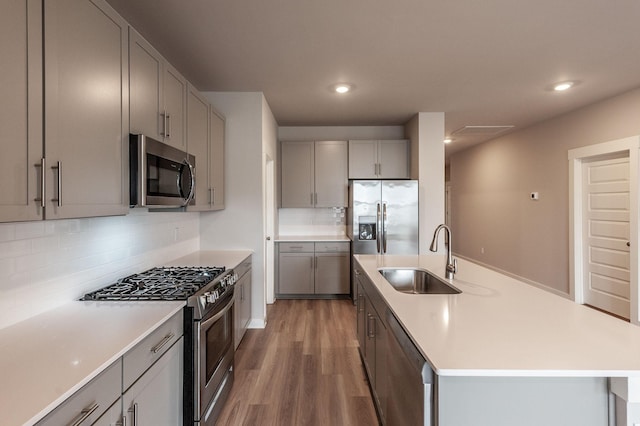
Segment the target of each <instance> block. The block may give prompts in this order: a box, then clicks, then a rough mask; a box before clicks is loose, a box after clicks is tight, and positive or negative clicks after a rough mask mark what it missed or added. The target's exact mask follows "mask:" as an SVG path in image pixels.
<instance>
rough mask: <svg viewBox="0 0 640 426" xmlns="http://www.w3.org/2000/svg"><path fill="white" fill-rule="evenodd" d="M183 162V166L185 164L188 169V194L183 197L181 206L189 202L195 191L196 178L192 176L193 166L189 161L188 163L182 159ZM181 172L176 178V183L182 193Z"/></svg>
mask: <svg viewBox="0 0 640 426" xmlns="http://www.w3.org/2000/svg"><path fill="white" fill-rule="evenodd" d="M183 164H184V165H185V166H187V168H188V170H189V186H190V189H189V194H188V195H187V196H186V197H184V195H183V197H184V198H185V200H184V203H183V204H182V205H183V206H186V205H187V204H189V203H190V202H191V200H192V199H193V196H194V195H195V192H196V178H195V176H194V172H193V166H192V165H191V163H189V161H188V160H187V159H185V160H184V162H183ZM182 173H184V168H183V170H182ZM182 173H181V174H180V175H181V176H180V179H179V180H178V185H179V189H180V193H181V194H184V188H182V186H181V185H182Z"/></svg>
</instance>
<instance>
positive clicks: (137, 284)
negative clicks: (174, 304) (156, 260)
mask: <svg viewBox="0 0 640 426" xmlns="http://www.w3.org/2000/svg"><path fill="white" fill-rule="evenodd" d="M224 271H225V268H224V267H223V266H222V267H217V266H215V267H200V266H175V267H174V266H172V267H158V268H152V269H149V270H148V271H145V272H141V273H138V274H133V275H129V276H128V277H125V278H121V279H119V280H118V281H117V282H116V283H114V284H111V285H109V286H107V287H104V288H101V289H99V290H96V291H93V292H91V293H88V294H86V295H85V296H84V297H83V298H82V299H81V300H187V299H188V298H189V297H190V296H192V295H194V294H195V293H196V292H197V291H198V290H200V289H201V288H202V287H204V286H205V285H207V284H208V283H210V282H211V281H213V280H214V279H215V278H216V277H218V276H219V275H221V274H222V273H224Z"/></svg>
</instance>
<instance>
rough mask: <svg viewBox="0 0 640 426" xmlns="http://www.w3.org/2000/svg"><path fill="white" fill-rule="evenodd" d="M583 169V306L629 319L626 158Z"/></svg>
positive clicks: (598, 162) (585, 165) (586, 165)
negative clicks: (584, 304)
mask: <svg viewBox="0 0 640 426" xmlns="http://www.w3.org/2000/svg"><path fill="white" fill-rule="evenodd" d="M583 168H584V169H583V183H582V184H583V194H584V198H583V227H584V228H583V232H584V233H583V235H584V236H585V239H584V244H585V246H584V250H583V253H584V267H585V271H584V294H585V303H587V304H589V305H592V306H595V307H597V308H600V309H603V310H605V311H607V312H611V313H614V314H616V315H619V316H622V317H624V318H629V306H630V304H629V298H630V287H629V281H630V270H629V267H630V258H629V237H630V230H629V158H628V157H623V158H615V159H606V160H598V161H592V162H588V163H584V164H583Z"/></svg>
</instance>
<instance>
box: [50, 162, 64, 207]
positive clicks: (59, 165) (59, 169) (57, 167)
mask: <svg viewBox="0 0 640 426" xmlns="http://www.w3.org/2000/svg"><path fill="white" fill-rule="evenodd" d="M51 169H52V170H57V172H58V173H57V175H58V197H57V198H52V199H51V201H55V202H56V204H57V205H58V207H62V162H61V161H58V162H57V163H56V165H55V166H51Z"/></svg>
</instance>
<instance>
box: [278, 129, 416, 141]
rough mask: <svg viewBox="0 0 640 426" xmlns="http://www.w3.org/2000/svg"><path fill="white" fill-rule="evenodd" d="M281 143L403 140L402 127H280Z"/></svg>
mask: <svg viewBox="0 0 640 426" xmlns="http://www.w3.org/2000/svg"><path fill="white" fill-rule="evenodd" d="M278 139H280V140H281V141H331V140H338V141H345V140H349V139H404V127H403V126H280V127H279V128H278Z"/></svg>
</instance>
